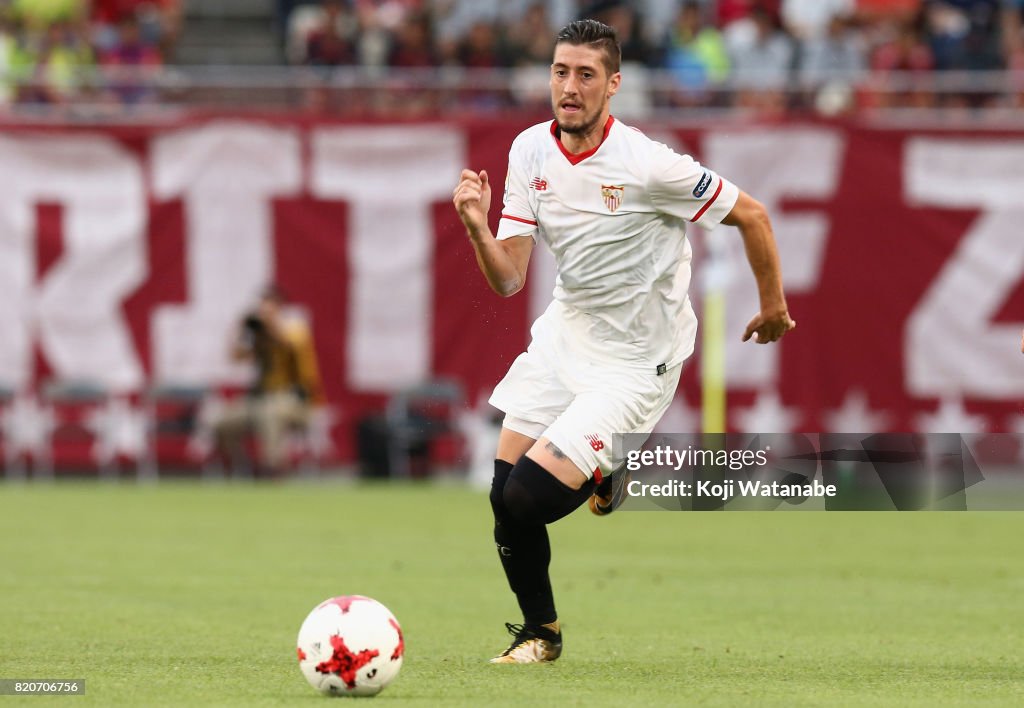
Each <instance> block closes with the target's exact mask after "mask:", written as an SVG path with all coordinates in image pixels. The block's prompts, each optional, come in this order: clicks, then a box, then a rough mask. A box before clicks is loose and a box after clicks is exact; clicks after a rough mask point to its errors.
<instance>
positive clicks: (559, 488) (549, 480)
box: [502, 455, 592, 525]
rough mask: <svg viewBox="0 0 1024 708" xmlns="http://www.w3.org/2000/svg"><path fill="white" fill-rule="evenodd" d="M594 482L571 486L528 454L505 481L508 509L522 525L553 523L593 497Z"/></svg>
mask: <svg viewBox="0 0 1024 708" xmlns="http://www.w3.org/2000/svg"><path fill="white" fill-rule="evenodd" d="M591 489H592V484H585V485H583V487H582V488H581V489H579V490H576V489H571V488H570V487H567V486H566V485H564V484H563V483H562V482H560V481H559V480H558V478H556V477H555V476H554V475H553V474H551V473H550V472H548V471H547V470H546V469H544V467H543V466H541V465H539V464H537V463H536V462H534V461H533V460H531V459H530V458H529V457H527V456H526V455H523V456H522V457H521V458H519V462H517V463H516V465H515V467H513V468H512V472H511V474H510V475H509V478H508V482H506V483H505V489H504V493H503V494H502V501H503V502H504V506H505V509H506V510H507V511H508V514H509V516H511V517H512V518H513V519H515V520H516V521H519V522H520V523H523V524H531V525H538V524H550V523H552V522H555V521H557V520H558V519H561V518H562V517H563V516H565V515H567V514H569V513H570V512H572V511H573V510H574V509H576V507H578V506H579V505H580V504H582V503H583V502H584V501H586V499H587V497H588V496H590V491H591Z"/></svg>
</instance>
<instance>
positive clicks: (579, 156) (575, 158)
mask: <svg viewBox="0 0 1024 708" xmlns="http://www.w3.org/2000/svg"><path fill="white" fill-rule="evenodd" d="M614 122H615V118H613V117H612V116H608V120H606V121H605V122H604V135H602V136H601V142H599V143H598V144H597V145H596V146H595V147H592V148H590V149H589V150H587V151H586V152H580V153H576V154H573V153H571V152H569V151H568V150H566V149H565V145H562V141H561V140H560V139H559V137H558V121H557V120H553V121H551V137H552V138H554V139H555V144H556V145H558V149H559V150H561V151H562V154H563V155H565V159H566V160H568V161H569V164H571V165H578V164H579V163H581V162H583V161H584V160H586V159H587V158H588V157H590V156H591V155H593V154H594V153H595V152H597V151H598V150H599V149H600V147H601V146H602V145H604V141H605V140H607V139H608V133H610V132H612V123H614Z"/></svg>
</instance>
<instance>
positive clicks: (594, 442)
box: [583, 435, 604, 452]
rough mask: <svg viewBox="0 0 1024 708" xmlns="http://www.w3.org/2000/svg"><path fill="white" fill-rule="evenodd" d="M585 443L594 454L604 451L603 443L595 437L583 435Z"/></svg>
mask: <svg viewBox="0 0 1024 708" xmlns="http://www.w3.org/2000/svg"><path fill="white" fill-rule="evenodd" d="M583 437H585V438H586V439H587V442H589V443H590V447H592V448H594V451H595V452H601V450H603V449H604V441H603V440H601V438H599V437H597V436H596V435H584V436H583Z"/></svg>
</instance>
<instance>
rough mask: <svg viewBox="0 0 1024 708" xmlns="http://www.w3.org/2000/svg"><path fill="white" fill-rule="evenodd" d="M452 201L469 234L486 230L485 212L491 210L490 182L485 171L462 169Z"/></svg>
mask: <svg viewBox="0 0 1024 708" xmlns="http://www.w3.org/2000/svg"><path fill="white" fill-rule="evenodd" d="M453 195H454V197H453V199H452V201H453V202H454V204H455V210H456V211H457V212H459V218H460V219H462V223H463V224H464V225H465V227H466V229H467V230H468V231H469V232H470V233H471V234H478V233H482V232H483V231H486V230H487V212H489V211H490V210H491V183H490V181H489V180H488V179H487V171H486V170H481V171H480V174H477V173H476V172H473V170H463V171H462V177H461V178H460V179H459V184H458V186H457V187H455V191H454V192H453Z"/></svg>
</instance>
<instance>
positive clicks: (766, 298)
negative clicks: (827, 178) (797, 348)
mask: <svg viewBox="0 0 1024 708" xmlns="http://www.w3.org/2000/svg"><path fill="white" fill-rule="evenodd" d="M722 223H723V224H727V225H729V226H735V227H736V228H738V229H739V231H740V234H741V235H742V236H743V247H744V249H745V250H746V252H747V261H748V262H749V263H750V269H751V270H752V271H753V272H754V278H755V279H756V280H757V292H758V295H759V297H760V300H761V311H760V312H759V313H758V314H757V315H756V316H755V317H754V318H753V319H752V320H750V322H749V323H748V324H747V329H746V331H744V332H743V341H744V342H746V341H747V340H749V339H750V338H751V337H752V336H753V335H755V334H756V335H757V339H756V341H757V342H758V343H759V344H767V343H768V342H775V341H778V340H779V339H781V338H782V336H783V335H784V334H786V332H788V331H790V330H791V329H793V328H794V327H796V322H794V321H793V320H792V319H790V316H789V307H788V306H787V305H786V296H785V293H783V290H782V267H781V266H780V264H779V251H778V249H777V248H776V246H775V235H774V234H773V233H772V223H771V219H770V218H769V217H768V210H767V209H765V208H764V205H763V204H761V203H760V202H759V201H757V200H756V199H754V198H753V197H751V196H750V195H749V194H747V193H746V192H744V191H742V190H740V195H739V198H738V199H737V200H736V204H735V206H733V208H732V210H731V211H730V212H729V213H728V214H727V215H726V217H725V218H724V219H722Z"/></svg>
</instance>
